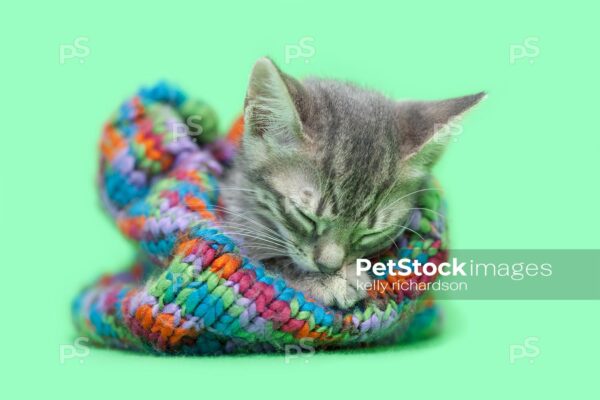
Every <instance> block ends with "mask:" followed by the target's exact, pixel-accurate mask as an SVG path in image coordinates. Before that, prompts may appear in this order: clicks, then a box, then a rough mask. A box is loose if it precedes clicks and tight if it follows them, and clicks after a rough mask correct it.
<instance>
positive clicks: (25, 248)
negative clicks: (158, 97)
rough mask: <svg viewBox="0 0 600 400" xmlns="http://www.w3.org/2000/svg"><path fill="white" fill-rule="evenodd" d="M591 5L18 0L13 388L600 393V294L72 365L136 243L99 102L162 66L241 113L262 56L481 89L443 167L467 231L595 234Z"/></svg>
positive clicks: (586, 243)
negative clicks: (81, 313) (102, 196)
mask: <svg viewBox="0 0 600 400" xmlns="http://www.w3.org/2000/svg"><path fill="white" fill-rule="evenodd" d="M460 3H462V4H460ZM591 3H592V2H589V4H591ZM587 4H588V3H586V2H579V1H570V2H539V3H537V4H534V3H532V4H526V3H525V2H522V1H503V2H499V3H498V4H497V5H491V4H488V3H487V2H485V3H484V2H481V4H475V2H473V3H472V4H468V3H467V2H456V1H454V2H439V3H432V2H410V4H408V3H407V4H405V3H404V2H389V3H384V2H376V1H368V2H360V3H356V4H353V3H351V2H339V3H337V4H334V3H333V2H324V1H321V2H316V1H301V2H272V3H264V2H259V1H246V2H240V3H239V4H236V3H230V2H225V1H218V2H217V1H214V2H200V1H198V2H189V3H178V2H175V1H169V2H166V3H163V2H154V3H151V2H139V3H137V4H135V3H134V2H122V1H119V2H115V3H114V4H112V5H111V4H109V2H107V1H105V2H101V3H100V2H99V4H98V5H90V4H87V2H81V1H79V2H75V1H73V2H57V3H51V2H45V3H42V2H40V4H31V3H22V2H4V3H3V5H2V6H1V7H2V12H0V15H1V16H0V22H1V23H0V29H1V30H2V34H1V35H0V36H1V38H2V39H1V40H2V50H3V57H2V70H3V72H2V78H1V79H2V86H1V88H2V90H1V95H0V98H1V100H0V101H1V102H2V116H3V118H2V120H3V124H2V133H1V135H2V146H1V154H2V155H1V157H0V164H1V165H0V174H1V186H0V188H1V196H0V202H1V204H0V210H1V213H2V214H1V215H2V216H1V232H0V235H1V240H0V243H2V248H1V250H2V253H1V254H2V257H1V260H2V269H3V272H4V273H3V278H2V286H3V290H2V293H3V299H4V307H5V311H4V316H5V318H3V327H2V347H3V351H2V356H1V360H2V368H3V370H4V371H3V373H2V376H3V379H2V380H3V381H4V382H3V383H2V386H1V390H2V391H3V392H12V394H13V395H16V394H26V393H28V394H37V395H42V396H43V395H50V394H56V395H60V396H61V397H63V398H90V399H92V398H106V397H107V396H119V397H120V396H121V395H123V396H125V395H128V396H130V398H138V397H142V396H146V397H158V396H160V397H163V398H164V397H167V396H168V397H169V398H177V397H184V396H185V397H186V398H189V397H192V398H195V397H197V398H220V397H221V396H227V398H230V397H234V396H244V397H246V396H250V397H252V398H259V397H263V396H265V397H277V398H278V397H284V398H305V397H307V396H311V397H314V396H319V397H325V396H336V398H341V397H342V396H343V397H350V396H352V397H359V396H360V397H364V396H369V397H389V398H398V399H401V398H404V397H407V396H410V397H421V396H428V397H429V396H451V397H452V398H454V397H458V396H461V397H483V398H501V397H502V398H504V397H506V396H508V395H514V396H516V397H525V396H531V397H535V398H543V397H549V398H559V397H558V396H561V397H562V396H567V395H569V396H572V395H577V394H580V395H581V394H588V395H589V394H591V393H592V392H595V393H597V391H598V389H597V380H596V379H597V372H598V371H597V365H596V360H597V359H598V357H599V356H600V351H599V346H598V342H597V338H598V333H599V332H598V327H599V324H598V320H597V318H598V302H579V301H462V302H446V304H445V308H446V310H447V328H446V331H445V332H444V334H443V335H442V336H440V337H438V338H436V339H434V340H431V341H429V342H425V343H421V344H417V345H411V346H398V347H393V348H388V349H384V350H371V351H360V352H354V353H348V354H346V353H343V354H341V353H336V354H318V355H316V356H314V357H311V358H308V359H306V361H308V362H304V360H292V362H291V363H289V364H286V363H285V361H284V358H283V357H282V356H250V357H223V358H188V359H181V358H153V357H148V356H141V355H135V354H128V353H122V352H117V351H107V350H100V349H91V352H90V354H89V356H88V357H86V358H85V359H83V362H82V363H80V362H79V360H77V359H71V360H66V362H65V363H64V364H61V363H60V361H59V346H60V345H63V344H71V343H73V340H74V335H75V333H74V331H73V328H72V326H71V324H70V320H69V303H70V300H71V298H72V297H73V296H74V295H75V294H76V293H77V291H78V290H79V288H80V287H81V286H82V285H84V284H86V283H88V282H90V281H91V280H93V279H94V278H95V277H97V276H98V274H100V273H101V272H103V271H116V270H118V269H119V267H122V266H125V265H126V264H128V263H129V262H130V261H131V259H132V255H133V250H132V248H131V247H130V246H129V244H128V243H126V242H125V240H123V239H122V238H121V237H120V236H119V234H118V232H117V230H116V229H115V227H114V226H113V225H112V224H111V221H109V220H108V218H106V217H105V215H104V214H103V213H102V212H101V211H100V209H99V202H98V199H97V193H96V188H95V186H94V178H95V171H96V163H97V152H96V145H97V141H98V137H99V131H100V127H101V124H102V122H103V120H105V119H106V118H107V117H108V115H109V114H110V113H111V112H112V111H113V110H114V109H115V108H116V106H117V105H118V104H120V102H121V101H122V100H123V99H124V98H126V97H127V96H129V95H130V94H132V93H133V92H134V91H135V90H136V89H137V88H138V86H139V85H142V84H150V83H153V82H155V81H156V80H157V79H160V78H167V79H169V80H170V81H173V82H176V83H178V84H179V85H181V86H182V87H183V88H184V89H185V90H186V91H188V92H189V93H191V94H194V95H197V96H199V97H201V98H203V99H205V100H207V101H209V102H210V103H212V104H213V105H214V106H215V108H216V109H217V111H218V112H219V114H220V115H221V117H222V121H221V122H222V125H221V126H222V128H223V129H225V128H226V127H227V125H228V123H229V121H231V119H232V118H233V117H234V116H235V115H237V113H238V112H239V111H240V109H241V105H242V101H243V95H244V91H245V85H246V82H247V78H248V74H249V71H250V68H251V66H252V64H253V62H254V61H255V60H256V59H257V58H258V57H260V56H262V55H270V56H271V57H273V59H274V60H275V61H276V62H278V63H279V65H280V66H281V67H282V69H284V70H285V71H287V72H289V73H291V74H292V75H295V76H305V75H309V74H315V75H320V76H328V77H335V78H340V79H348V80H352V81H355V82H359V83H361V84H365V85H368V86H370V87H373V88H375V89H378V90H381V91H383V92H385V93H387V94H389V95H390V96H394V97H396V98H423V99H434V98H441V97H451V96H459V95H463V94H469V93H474V92H477V91H480V90H487V91H488V92H489V97H488V98H487V99H486V101H484V102H483V103H482V104H481V105H480V106H479V107H478V108H477V109H476V110H474V111H473V112H472V113H471V114H470V115H468V116H467V118H466V119H465V121H464V130H463V131H462V132H461V134H460V135H458V136H457V137H456V140H455V142H454V143H453V144H452V145H451V147H450V149H449V151H448V152H447V154H446V156H445V157H444V159H443V160H442V162H441V164H440V165H439V166H438V168H437V170H438V172H437V175H438V176H439V178H440V180H441V182H442V184H443V185H444V186H445V188H446V191H447V196H448V200H449V203H450V218H451V219H450V221H451V222H450V223H451V230H452V238H453V246H454V247H456V248H476V249H490V248H493V249H511V248H519V249H535V248H571V249H578V248H598V247H599V246H598V244H599V240H598V239H599V238H600V235H599V234H598V226H599V225H600V217H599V211H598V197H599V194H600V190H599V187H598V178H597V173H598V170H599V161H598V158H599V157H598V156H599V154H598V153H599V150H600V135H599V133H600V132H599V130H598V125H599V124H598V120H597V115H598V93H599V90H600V87H599V86H600V85H599V80H598V71H599V70H600V62H599V56H598V45H597V39H598V36H599V33H600V32H599V29H598V21H597V16H598V11H599V10H598V6H597V5H595V6H591V5H587ZM78 37H87V38H88V39H89V41H88V43H87V45H88V46H89V50H90V53H89V55H88V56H87V57H86V58H85V59H83V61H84V62H83V63H81V62H79V60H78V59H69V60H66V62H65V63H64V64H61V63H60V62H59V48H60V46H61V45H69V44H73V41H74V40H75V39H76V38H78ZM303 37H312V38H313V39H314V41H313V42H312V45H313V46H314V50H315V54H314V55H313V56H312V57H311V58H309V59H306V60H305V59H294V60H291V62H290V63H289V64H286V63H285V59H284V55H285V48H286V45H294V44H297V43H298V41H299V40H300V39H301V38H303ZM532 37H536V38H538V39H539V41H538V42H537V46H538V49H539V54H538V55H537V56H536V57H532V58H522V59H519V60H516V62H515V63H512V64H511V63H510V62H509V52H510V47H511V45H520V44H523V43H524V40H526V39H527V38H532ZM582 279H585V277H582ZM532 336H535V337H538V338H539V342H538V346H539V351H540V353H539V356H538V357H536V358H534V359H531V360H527V359H523V360H517V361H516V362H515V363H512V364H511V363H510V362H509V346H510V345H512V344H522V343H523V342H524V340H525V339H526V338H527V337H532ZM530 361H531V362H530ZM594 371H595V372H594Z"/></svg>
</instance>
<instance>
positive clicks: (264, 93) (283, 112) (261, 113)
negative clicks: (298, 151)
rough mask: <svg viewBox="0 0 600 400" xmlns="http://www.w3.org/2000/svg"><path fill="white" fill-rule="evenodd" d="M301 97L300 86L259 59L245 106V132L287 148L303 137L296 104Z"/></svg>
mask: <svg viewBox="0 0 600 400" xmlns="http://www.w3.org/2000/svg"><path fill="white" fill-rule="evenodd" d="M303 93H304V88H303V86H302V84H301V83H300V82H298V81H297V80H295V79H294V78H292V77H290V76H288V75H286V74H284V73H283V72H281V71H280V70H279V68H277V66H276V65H275V64H274V63H273V61H271V60H270V59H269V58H267V57H263V58H261V59H259V60H258V61H257V62H256V64H254V68H253V69H252V73H251V75H250V83H249V85H248V91H247V93H246V100H245V102H244V121H245V122H246V125H247V126H248V131H249V133H250V134H251V135H253V136H255V137H260V138H263V139H265V140H267V141H269V142H272V143H274V144H276V145H279V146H290V145H294V144H297V142H298V141H299V140H300V139H301V138H303V137H304V134H303V132H302V122H301V119H300V116H299V114H298V110H297V108H296V105H295V102H298V101H300V100H299V99H300V98H301V96H302V95H303Z"/></svg>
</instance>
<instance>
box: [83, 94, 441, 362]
mask: <svg viewBox="0 0 600 400" xmlns="http://www.w3.org/2000/svg"><path fill="white" fill-rule="evenodd" d="M193 117H197V119H196V123H195V124H194V123H192V120H193ZM198 121H199V122H198ZM242 134H243V121H242V120H241V119H239V120H238V121H236V123H235V124H234V126H233V127H232V129H231V130H230V132H229V134H228V135H227V136H225V137H221V135H219V134H218V130H217V120H216V115H215V113H214V111H213V110H212V109H211V108H210V107H208V106H207V105H206V104H205V103H203V102H201V101H198V100H194V99H189V98H188V97H187V96H186V95H184V94H183V93H182V92H181V91H179V90H178V89H176V88H174V87H172V86H170V85H168V84H165V83H159V84H158V85H156V86H154V87H152V88H149V89H142V90H140V91H139V92H138V94H137V95H136V96H134V97H133V98H131V99H130V100H128V101H126V102H125V103H124V104H123V105H122V106H121V107H120V108H119V110H118V111H117V113H116V114H115V115H114V116H113V117H112V118H111V119H110V120H109V121H108V122H107V123H106V125H105V126H104V130H103V135H102V139H101V141H100V151H101V159H100V173H99V186H100V193H101V196H102V199H103V203H104V205H105V206H106V209H107V210H108V212H109V213H110V215H111V216H112V218H114V219H115V221H116V224H117V226H118V227H119V229H120V230H121V232H122V233H123V234H124V235H125V236H126V237H127V238H129V239H131V240H132V241H133V242H134V243H135V244H136V247H137V248H138V250H139V251H138V253H139V256H138V259H137V261H136V262H135V263H134V265H133V266H132V267H131V268H129V269H127V270H126V271H124V272H122V273H118V274H114V275H106V276H104V277H102V278H100V279H99V280H98V281H97V282H96V283H94V284H93V285H91V286H89V287H87V288H85V289H84V290H83V291H82V292H81V294H80V295H79V296H78V297H77V298H76V299H75V301H74V303H73V309H72V313H73V319H74V322H75V326H76V329H77V332H78V335H81V336H86V337H88V338H89V339H90V340H91V341H92V342H93V343H94V344H96V345H98V346H108V347H117V348H127V349H134V350H138V351H146V352H152V353H171V354H223V353H234V352H265V351H283V350H285V348H286V345H295V344H298V343H300V341H302V340H310V341H311V344H312V345H313V346H314V348H317V349H324V348H338V347H350V346H359V345H365V344H370V343H381V342H393V341H399V340H410V339H413V338H417V337H422V336H426V335H430V334H431V333H432V332H433V331H435V330H436V328H437V326H438V324H439V311H438V309H437V307H435V306H434V304H433V300H432V296H431V295H430V293H428V292H427V291H422V290H419V289H414V287H413V286H411V289H405V288H404V289H403V287H405V286H406V285H398V283H399V282H401V281H403V282H428V281H432V280H434V279H435V278H436V277H428V276H417V275H414V274H413V275H410V276H408V277H400V276H392V275H389V276H384V277H383V278H380V279H379V283H383V284H379V285H374V288H373V289H372V290H370V291H369V297H368V299H367V301H365V302H361V303H360V304H357V305H356V306H354V307H353V308H351V309H347V310H342V309H337V308H332V307H327V306H323V305H321V304H319V303H318V302H317V301H315V300H313V299H310V298H309V297H308V296H306V295H305V294H304V293H302V292H300V291H297V290H294V289H293V288H291V287H290V286H288V285H287V284H286V282H285V281H284V280H282V279H281V278H278V277H273V276H270V275H269V274H268V273H267V272H266V271H265V269H264V267H263V266H262V265H260V264H259V263H255V262H253V261H251V260H249V259H247V258H245V257H244V256H243V251H242V250H243V249H240V248H238V247H237V245H236V242H235V241H234V240H233V239H232V238H230V237H228V236H227V235H225V234H223V233H222V232H221V230H220V229H219V221H220V219H221V217H222V216H221V215H220V214H219V212H218V207H217V205H218V204H219V184H218V181H217V178H218V177H219V176H220V175H221V174H222V172H223V171H224V169H225V168H228V166H229V165H230V164H231V161H232V160H233V157H234V156H235V153H236V150H237V146H238V143H239V139H240V137H241V135H242ZM417 207H418V209H415V210H414V212H413V213H412V215H411V218H410V224H409V228H410V229H407V230H406V231H405V233H404V234H403V235H402V236H401V237H399V238H398V239H397V241H396V243H395V244H394V245H393V246H392V247H391V248H390V249H389V250H388V251H387V252H385V253H384V254H382V255H381V256H380V258H379V260H382V261H385V260H387V259H388V258H393V259H399V258H411V259H415V260H419V261H420V262H421V263H425V262H428V261H429V262H433V263H435V264H439V263H441V262H443V261H446V260H447V250H446V248H447V240H446V227H445V223H444V215H445V205H444V201H443V199H442V197H441V192H440V190H439V188H437V186H436V185H435V183H434V182H431V183H430V186H428V187H425V188H423V189H422V191H421V193H420V197H419V200H418V206H417ZM394 283H396V284H394ZM304 343H305V342H304Z"/></svg>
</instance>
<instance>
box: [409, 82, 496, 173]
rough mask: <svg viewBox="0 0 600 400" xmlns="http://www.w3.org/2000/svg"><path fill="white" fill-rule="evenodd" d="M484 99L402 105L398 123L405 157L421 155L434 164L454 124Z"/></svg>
mask: <svg viewBox="0 0 600 400" xmlns="http://www.w3.org/2000/svg"><path fill="white" fill-rule="evenodd" d="M485 96H486V94H485V92H480V93H477V94H472V95H469V96H464V97H457V98H453V99H447V100H438V101H406V102H400V103H399V104H398V108H397V110H398V119H397V120H398V121H399V127H400V134H401V139H400V147H401V148H400V151H401V154H402V155H403V156H402V158H403V159H404V160H406V159H409V158H412V157H414V156H416V155H422V156H424V157H425V158H427V159H428V161H429V162H430V163H433V162H435V161H436V160H437V158H438V157H439V156H440V155H441V153H442V151H443V149H444V147H445V145H446V144H447V143H448V141H449V140H450V138H451V136H452V134H453V128H457V127H456V126H454V125H453V124H454V123H456V121H457V120H459V119H460V118H461V117H462V116H463V115H464V114H465V112H467V111H468V110H470V109H471V108H472V107H473V106H475V105H476V104H477V103H479V101H481V99H483V98H484V97H485ZM458 128H459V129H460V126H458Z"/></svg>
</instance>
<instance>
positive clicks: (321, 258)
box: [314, 243, 344, 274]
mask: <svg viewBox="0 0 600 400" xmlns="http://www.w3.org/2000/svg"><path fill="white" fill-rule="evenodd" d="M314 261H315V264H316V265H317V268H319V271H321V272H323V273H327V274H331V273H334V272H336V271H338V270H339V269H340V268H342V264H343V263H344V249H343V248H342V246H340V245H339V244H337V243H326V244H325V245H323V246H318V247H317V248H316V249H315V255H314Z"/></svg>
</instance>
